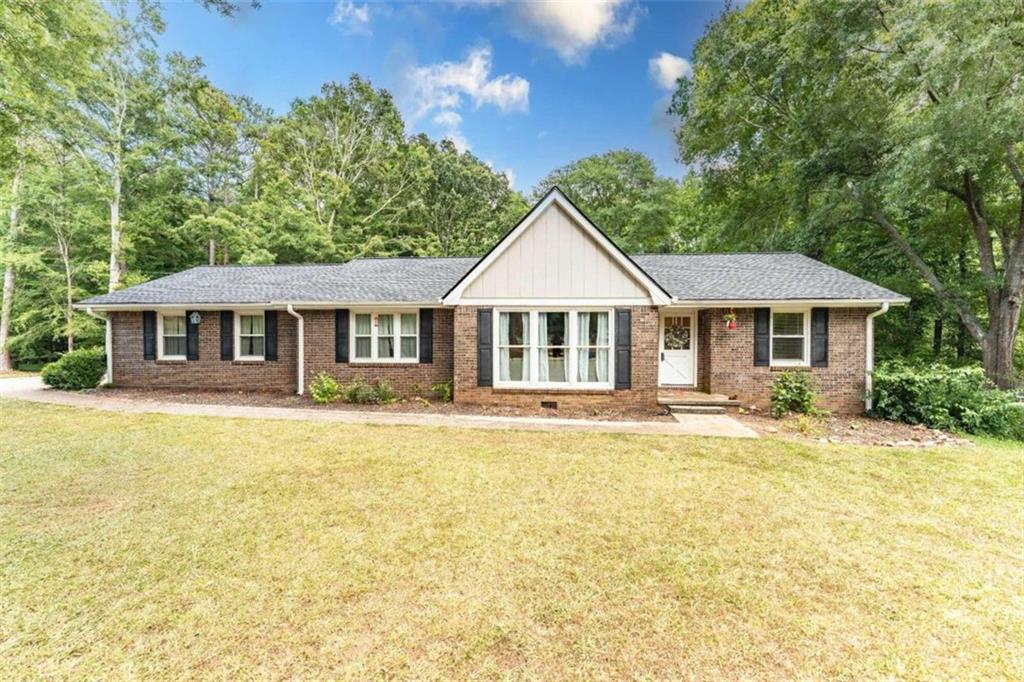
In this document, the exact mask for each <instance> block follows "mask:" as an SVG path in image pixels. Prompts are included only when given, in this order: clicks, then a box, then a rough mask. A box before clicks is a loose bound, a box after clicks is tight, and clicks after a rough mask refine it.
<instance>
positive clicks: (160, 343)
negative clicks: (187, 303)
mask: <svg viewBox="0 0 1024 682" xmlns="http://www.w3.org/2000/svg"><path fill="white" fill-rule="evenodd" d="M165 317H184V318H185V337H184V338H185V353H184V354H182V355H168V354H167V353H165V352H164V318H165ZM156 339H157V341H156V357H157V360H175V361H182V360H188V317H186V315H185V311H184V310H166V311H164V312H160V313H157V316H156Z"/></svg>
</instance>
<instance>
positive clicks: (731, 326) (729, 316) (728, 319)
mask: <svg viewBox="0 0 1024 682" xmlns="http://www.w3.org/2000/svg"><path fill="white" fill-rule="evenodd" d="M722 319H723V320H725V328H726V329H728V330H729V331H733V330H735V329H736V312H735V311H734V310H733V309H732V308H729V312H727V313H726V314H725V315H723V316H722Z"/></svg>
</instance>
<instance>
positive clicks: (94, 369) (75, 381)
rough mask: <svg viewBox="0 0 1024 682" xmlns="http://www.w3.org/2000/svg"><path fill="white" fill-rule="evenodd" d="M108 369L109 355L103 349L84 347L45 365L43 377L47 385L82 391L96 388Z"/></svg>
mask: <svg viewBox="0 0 1024 682" xmlns="http://www.w3.org/2000/svg"><path fill="white" fill-rule="evenodd" d="M106 371H107V356H106V353H105V352H104V351H103V349H102V348H83V349H80V350H73V351H70V352H68V353H65V354H64V355H62V356H61V357H60V359H59V360H57V361H55V362H51V363H50V364H48V365H46V366H45V367H43V371H42V378H43V382H44V383H45V384H46V385H47V386H53V387H54V388H62V389H64V390H68V391H82V390H86V389H90V388H96V385H97V384H99V383H100V379H102V378H103V374H104V372H106Z"/></svg>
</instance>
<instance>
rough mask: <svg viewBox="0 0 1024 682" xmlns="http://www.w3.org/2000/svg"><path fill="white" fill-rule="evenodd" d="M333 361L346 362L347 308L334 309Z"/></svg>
mask: <svg viewBox="0 0 1024 682" xmlns="http://www.w3.org/2000/svg"><path fill="white" fill-rule="evenodd" d="M334 361H335V362H348V308H338V309H337V310H335V311H334Z"/></svg>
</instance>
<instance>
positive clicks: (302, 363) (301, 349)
mask: <svg viewBox="0 0 1024 682" xmlns="http://www.w3.org/2000/svg"><path fill="white" fill-rule="evenodd" d="M288 314H289V315H291V316H292V317H294V318H295V319H296V320H298V321H299V329H298V338H299V342H298V349H297V355H298V372H299V388H298V391H296V393H298V394H299V395H303V394H304V393H305V373H306V329H305V323H304V320H303V319H302V315H299V314H298V313H297V312H295V308H293V307H292V304H291V303H289V304H288Z"/></svg>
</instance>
